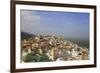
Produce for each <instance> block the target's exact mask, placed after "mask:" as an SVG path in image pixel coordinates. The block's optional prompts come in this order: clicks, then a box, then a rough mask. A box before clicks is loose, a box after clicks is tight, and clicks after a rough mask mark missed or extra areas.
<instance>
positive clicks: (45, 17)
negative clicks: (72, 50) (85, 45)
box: [21, 10, 89, 39]
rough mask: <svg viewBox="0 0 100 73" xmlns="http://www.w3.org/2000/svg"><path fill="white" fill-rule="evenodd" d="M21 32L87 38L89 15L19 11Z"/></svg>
mask: <svg viewBox="0 0 100 73" xmlns="http://www.w3.org/2000/svg"><path fill="white" fill-rule="evenodd" d="M21 31H23V32H27V33H31V34H38V33H39V34H45V35H48V34H49V35H57V36H64V37H66V38H86V39H87V38H89V13H82V12H81V13H79V12H53V11H36V10H21Z"/></svg>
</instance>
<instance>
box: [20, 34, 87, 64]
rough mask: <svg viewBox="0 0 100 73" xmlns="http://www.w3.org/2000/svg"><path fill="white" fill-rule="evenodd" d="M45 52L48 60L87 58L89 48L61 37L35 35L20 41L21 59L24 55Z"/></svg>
mask: <svg viewBox="0 0 100 73" xmlns="http://www.w3.org/2000/svg"><path fill="white" fill-rule="evenodd" d="M30 53H34V54H45V55H46V56H47V57H48V58H49V59H50V61H70V60H88V59H89V50H88V48H86V47H81V46H79V45H77V44H75V43H73V42H70V41H67V40H64V39H63V38H61V37H57V36H52V35H46V36H44V35H35V36H33V37H31V38H28V39H24V40H22V41H21V58H22V59H21V60H22V62H25V61H24V60H23V57H25V56H26V55H28V54H30Z"/></svg>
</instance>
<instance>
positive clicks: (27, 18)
mask: <svg viewBox="0 0 100 73" xmlns="http://www.w3.org/2000/svg"><path fill="white" fill-rule="evenodd" d="M40 20H41V17H40V16H39V15H37V12H34V11H31V10H30V11H29V10H21V31H24V32H32V28H33V27H34V26H35V25H39V24H40Z"/></svg>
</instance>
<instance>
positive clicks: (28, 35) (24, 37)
mask: <svg viewBox="0 0 100 73" xmlns="http://www.w3.org/2000/svg"><path fill="white" fill-rule="evenodd" d="M32 36H34V35H32V34H29V33H26V32H21V40H23V39H28V38H30V37H32Z"/></svg>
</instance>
